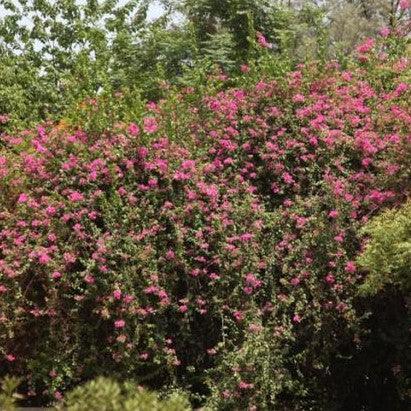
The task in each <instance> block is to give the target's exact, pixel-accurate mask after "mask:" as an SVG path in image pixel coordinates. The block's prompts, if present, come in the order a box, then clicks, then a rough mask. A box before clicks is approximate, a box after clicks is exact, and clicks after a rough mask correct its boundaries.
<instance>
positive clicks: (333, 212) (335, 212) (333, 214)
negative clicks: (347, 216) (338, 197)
mask: <svg viewBox="0 0 411 411" xmlns="http://www.w3.org/2000/svg"><path fill="white" fill-rule="evenodd" d="M339 215H340V213H339V212H338V211H337V210H331V211H330V212H329V213H328V217H330V218H337V217H338V216H339Z"/></svg>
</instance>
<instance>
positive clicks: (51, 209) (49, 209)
mask: <svg viewBox="0 0 411 411" xmlns="http://www.w3.org/2000/svg"><path fill="white" fill-rule="evenodd" d="M56 211H57V209H56V207H53V206H48V207H47V208H46V213H47V214H48V215H50V216H53V215H54V214H56Z"/></svg>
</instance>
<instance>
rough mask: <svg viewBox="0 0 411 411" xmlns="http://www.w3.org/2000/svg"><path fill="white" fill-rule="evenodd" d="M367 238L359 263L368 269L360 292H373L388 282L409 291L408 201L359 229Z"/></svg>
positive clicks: (410, 211)
mask: <svg viewBox="0 0 411 411" xmlns="http://www.w3.org/2000/svg"><path fill="white" fill-rule="evenodd" d="M362 232H363V234H364V235H367V236H368V237H369V241H368V242H367V245H366V247H365V250H364V252H363V253H362V254H361V255H360V257H359V258H358V263H359V264H360V265H361V266H362V267H363V268H364V269H366V270H367V271H368V275H367V277H366V280H365V283H364V284H363V286H362V287H361V291H362V292H363V293H366V294H376V293H377V292H379V291H381V290H382V289H383V288H384V287H386V286H388V285H396V286H399V287H400V289H402V290H403V291H404V292H410V291H411V276H410V267H411V202H408V203H407V204H406V205H404V206H403V207H402V208H399V209H393V210H389V211H386V212H385V213H383V214H381V215H379V216H377V217H375V218H373V219H372V220H371V221H370V222H368V223H367V225H366V226H365V227H364V228H363V230H362Z"/></svg>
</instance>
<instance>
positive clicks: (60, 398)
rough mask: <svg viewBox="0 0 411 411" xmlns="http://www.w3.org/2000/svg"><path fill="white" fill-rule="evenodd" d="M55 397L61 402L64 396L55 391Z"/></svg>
mask: <svg viewBox="0 0 411 411" xmlns="http://www.w3.org/2000/svg"><path fill="white" fill-rule="evenodd" d="M53 395H54V398H55V399H56V400H57V401H61V400H62V399H63V394H62V393H61V392H60V391H55V392H54V394H53Z"/></svg>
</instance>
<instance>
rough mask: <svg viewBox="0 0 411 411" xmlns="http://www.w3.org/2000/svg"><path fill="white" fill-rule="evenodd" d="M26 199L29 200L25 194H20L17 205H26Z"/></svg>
mask: <svg viewBox="0 0 411 411" xmlns="http://www.w3.org/2000/svg"><path fill="white" fill-rule="evenodd" d="M28 199H29V197H28V195H27V194H25V193H22V194H20V195H19V198H18V200H17V201H18V202H19V203H26V202H27V201H28Z"/></svg>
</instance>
